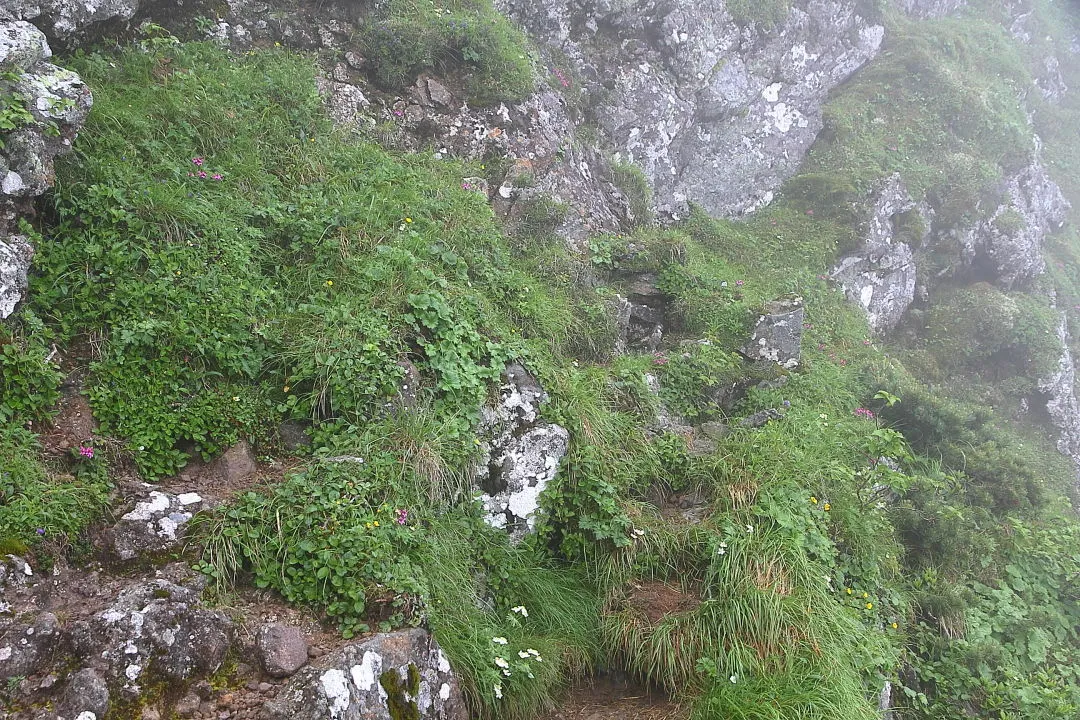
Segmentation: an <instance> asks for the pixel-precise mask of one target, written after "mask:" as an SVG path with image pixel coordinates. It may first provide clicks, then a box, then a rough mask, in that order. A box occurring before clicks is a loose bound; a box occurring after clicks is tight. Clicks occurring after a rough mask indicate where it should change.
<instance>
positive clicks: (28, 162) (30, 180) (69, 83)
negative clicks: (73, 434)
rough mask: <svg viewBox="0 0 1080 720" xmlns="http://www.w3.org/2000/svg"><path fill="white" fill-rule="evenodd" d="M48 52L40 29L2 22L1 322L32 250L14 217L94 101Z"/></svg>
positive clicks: (45, 183) (43, 184) (46, 180)
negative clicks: (6, 124) (8, 122)
mask: <svg viewBox="0 0 1080 720" xmlns="http://www.w3.org/2000/svg"><path fill="white" fill-rule="evenodd" d="M84 4H86V3H84ZM5 12H8V13H9V16H10V9H9V10H7V11H5ZM3 17H4V16H3V14H2V13H0V18H3ZM50 57H52V49H51V48H50V47H49V43H48V41H47V40H46V38H45V34H44V33H43V32H42V31H41V30H39V29H38V28H36V27H35V26H33V25H31V24H30V23H28V22H26V21H24V20H10V21H4V20H2V19H0V94H3V95H4V96H5V101H6V105H7V109H8V112H9V113H10V112H14V114H13V116H12V118H9V119H13V122H12V124H14V125H15V127H14V128H13V129H10V130H7V131H0V319H2V318H6V317H7V316H8V315H10V314H11V313H12V311H13V310H14V309H15V305H16V304H17V303H18V302H19V300H21V299H22V296H23V293H24V292H25V291H26V272H27V269H28V267H29V265H30V258H31V257H32V255H33V248H32V247H31V246H30V243H29V242H28V241H27V238H26V236H25V235H22V234H17V232H16V230H17V228H18V221H19V218H20V217H22V216H23V215H24V214H26V213H28V212H29V210H30V209H31V203H32V201H33V198H35V197H37V196H38V195H41V194H42V193H43V192H45V190H47V189H48V188H49V186H50V185H51V184H52V179H53V159H54V158H55V157H56V156H57V155H60V154H61V153H65V152H68V151H69V150H70V149H71V141H72V139H73V138H74V137H75V133H76V132H77V131H78V130H79V128H80V127H82V123H83V121H84V120H85V119H86V115H87V113H88V112H89V111H90V106H91V104H92V103H93V98H92V96H91V94H90V90H89V89H88V88H87V87H86V85H85V84H84V83H83V81H82V79H81V78H80V77H79V76H78V75H77V74H75V73H73V72H71V71H70V70H64V69H63V68H60V67H57V66H56V65H53V64H52V63H50V62H48V59H49V58H50ZM5 77H10V78H14V79H13V80H6V79H4V78H5Z"/></svg>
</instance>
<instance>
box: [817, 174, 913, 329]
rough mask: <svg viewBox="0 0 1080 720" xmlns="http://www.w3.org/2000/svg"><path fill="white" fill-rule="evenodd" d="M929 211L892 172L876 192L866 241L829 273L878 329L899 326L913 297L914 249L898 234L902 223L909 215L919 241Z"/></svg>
mask: <svg viewBox="0 0 1080 720" xmlns="http://www.w3.org/2000/svg"><path fill="white" fill-rule="evenodd" d="M928 213H929V211H928V209H926V208H924V207H921V206H920V205H918V204H917V203H916V202H915V201H914V200H913V199H912V198H911V196H910V195H909V194H908V191H907V187H905V185H904V182H903V180H901V179H900V176H899V175H893V176H891V177H890V178H888V179H887V180H886V181H885V182H884V183H883V184H882V186H881V188H880V189H879V190H878V191H877V192H876V193H875V196H874V199H873V206H872V209H871V211H870V221H869V222H868V223H867V225H866V232H865V235H864V239H863V242H862V246H861V247H860V248H858V250H857V251H856V252H854V253H852V254H851V255H847V256H845V257H843V258H841V259H840V261H839V262H838V263H837V264H836V267H834V268H833V270H832V273H831V277H832V278H833V279H834V280H836V281H838V282H839V283H840V284H841V285H842V286H843V288H844V293H845V294H846V295H847V298H848V299H849V300H850V301H852V302H854V303H856V304H857V305H859V307H861V308H862V309H863V311H864V312H865V313H866V319H867V322H868V324H869V325H870V329H871V330H873V331H874V332H877V333H883V332H888V331H889V330H892V329H893V328H894V327H896V325H897V323H899V322H900V318H901V317H903V315H904V312H905V311H906V310H907V308H908V306H909V305H911V303H912V302H913V301H914V300H915V281H916V267H915V253H914V252H913V250H912V248H911V245H909V244H908V243H906V242H904V241H903V240H902V239H901V238H900V237H898V231H899V230H900V228H898V225H899V224H901V222H902V220H905V219H906V220H908V224H909V225H915V226H916V228H915V233H916V234H917V235H918V237H915V238H912V239H913V240H919V241H921V240H922V239H923V236H924V235H925V234H926V232H927V231H928V229H929V227H930V223H929V218H928ZM916 219H917V222H915V220H916Z"/></svg>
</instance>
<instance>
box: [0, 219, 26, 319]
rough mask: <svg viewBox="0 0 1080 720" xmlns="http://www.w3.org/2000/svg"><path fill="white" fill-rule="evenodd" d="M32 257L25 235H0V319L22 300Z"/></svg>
mask: <svg viewBox="0 0 1080 720" xmlns="http://www.w3.org/2000/svg"><path fill="white" fill-rule="evenodd" d="M33 257H34V248H33V247H32V246H31V245H30V243H29V242H27V239H26V237H25V236H23V235H11V236H9V237H3V236H0V320H2V319H3V318H6V317H7V316H8V315H10V314H11V313H12V312H13V311H14V310H15V306H16V305H17V304H18V303H19V301H20V300H22V298H23V295H24V293H25V292H26V282H27V275H26V274H27V272H28V271H29V270H30V260H31V258H33Z"/></svg>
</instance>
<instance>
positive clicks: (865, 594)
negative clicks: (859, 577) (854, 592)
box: [862, 592, 870, 598]
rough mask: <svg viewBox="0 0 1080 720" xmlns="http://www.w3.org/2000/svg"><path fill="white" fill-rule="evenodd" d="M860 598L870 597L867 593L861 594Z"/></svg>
mask: <svg viewBox="0 0 1080 720" xmlns="http://www.w3.org/2000/svg"><path fill="white" fill-rule="evenodd" d="M862 596H863V597H864V598H868V597H870V593H868V592H864V593H863V594H862Z"/></svg>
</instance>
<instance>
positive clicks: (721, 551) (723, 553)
mask: <svg viewBox="0 0 1080 720" xmlns="http://www.w3.org/2000/svg"><path fill="white" fill-rule="evenodd" d="M716 554H717V555H727V550H725V549H724V548H718V549H717V551H716Z"/></svg>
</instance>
